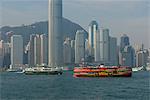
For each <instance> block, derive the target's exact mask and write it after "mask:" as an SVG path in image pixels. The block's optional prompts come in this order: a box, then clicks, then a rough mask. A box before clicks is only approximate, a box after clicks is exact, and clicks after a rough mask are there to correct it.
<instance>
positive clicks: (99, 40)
mask: <svg viewBox="0 0 150 100" xmlns="http://www.w3.org/2000/svg"><path fill="white" fill-rule="evenodd" d="M95 37H96V42H95V43H96V45H95V46H96V47H95V48H96V49H95V62H100V63H104V64H106V63H108V62H109V29H104V28H101V29H100V32H97V34H96V36H95Z"/></svg>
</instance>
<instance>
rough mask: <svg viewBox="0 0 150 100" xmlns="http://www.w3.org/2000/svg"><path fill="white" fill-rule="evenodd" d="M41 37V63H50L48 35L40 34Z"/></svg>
mask: <svg viewBox="0 0 150 100" xmlns="http://www.w3.org/2000/svg"><path fill="white" fill-rule="evenodd" d="M40 39H41V64H44V65H47V64H48V37H47V35H46V34H41V35H40Z"/></svg>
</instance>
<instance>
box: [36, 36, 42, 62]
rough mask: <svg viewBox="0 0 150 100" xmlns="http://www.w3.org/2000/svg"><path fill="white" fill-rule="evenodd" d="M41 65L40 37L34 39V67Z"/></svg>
mask: <svg viewBox="0 0 150 100" xmlns="http://www.w3.org/2000/svg"><path fill="white" fill-rule="evenodd" d="M40 64H41V39H40V35H39V34H36V36H35V37H34V65H40Z"/></svg>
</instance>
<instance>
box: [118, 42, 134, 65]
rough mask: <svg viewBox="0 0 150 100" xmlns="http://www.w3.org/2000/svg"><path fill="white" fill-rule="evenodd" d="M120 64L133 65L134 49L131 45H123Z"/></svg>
mask: <svg viewBox="0 0 150 100" xmlns="http://www.w3.org/2000/svg"><path fill="white" fill-rule="evenodd" d="M121 65H122V66H129V67H134V66H135V51H134V48H132V46H130V45H128V46H125V47H124V50H123V51H122V53H121Z"/></svg>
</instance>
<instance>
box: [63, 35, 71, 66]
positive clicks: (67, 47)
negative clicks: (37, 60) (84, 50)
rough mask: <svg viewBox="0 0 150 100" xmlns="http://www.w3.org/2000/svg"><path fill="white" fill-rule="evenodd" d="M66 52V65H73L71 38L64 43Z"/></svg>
mask: <svg viewBox="0 0 150 100" xmlns="http://www.w3.org/2000/svg"><path fill="white" fill-rule="evenodd" d="M63 47H64V50H63V52H64V53H63V54H64V64H71V63H72V62H71V50H72V48H71V39H70V38H66V39H65V42H64V46H63Z"/></svg>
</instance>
